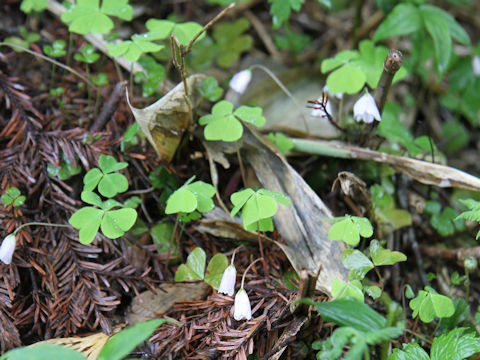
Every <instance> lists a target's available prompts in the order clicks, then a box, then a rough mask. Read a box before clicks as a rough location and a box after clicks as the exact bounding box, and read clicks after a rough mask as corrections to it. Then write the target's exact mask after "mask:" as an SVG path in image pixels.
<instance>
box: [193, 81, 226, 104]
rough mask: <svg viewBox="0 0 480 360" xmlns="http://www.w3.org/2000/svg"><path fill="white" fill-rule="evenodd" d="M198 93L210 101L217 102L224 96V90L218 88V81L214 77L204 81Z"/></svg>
mask: <svg viewBox="0 0 480 360" xmlns="http://www.w3.org/2000/svg"><path fill="white" fill-rule="evenodd" d="M198 91H199V93H200V95H202V96H203V97H204V98H205V99H207V100H208V101H217V100H218V99H220V97H221V96H222V95H223V89H222V88H221V87H220V86H218V81H217V79H215V78H214V77H213V76H209V77H207V78H205V79H203V81H202V85H201V86H199V87H198Z"/></svg>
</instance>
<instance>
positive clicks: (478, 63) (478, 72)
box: [472, 56, 480, 76]
mask: <svg viewBox="0 0 480 360" xmlns="http://www.w3.org/2000/svg"><path fill="white" fill-rule="evenodd" d="M472 68H473V73H474V74H475V76H480V59H479V58H478V56H474V57H473V59H472Z"/></svg>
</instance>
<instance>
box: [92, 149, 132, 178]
mask: <svg viewBox="0 0 480 360" xmlns="http://www.w3.org/2000/svg"><path fill="white" fill-rule="evenodd" d="M98 165H100V169H102V171H103V173H104V174H108V173H111V172H114V171H118V170H122V169H125V168H126V167H127V166H128V164H127V163H126V162H118V161H117V160H115V158H114V157H113V156H111V155H104V154H102V155H100V157H99V158H98Z"/></svg>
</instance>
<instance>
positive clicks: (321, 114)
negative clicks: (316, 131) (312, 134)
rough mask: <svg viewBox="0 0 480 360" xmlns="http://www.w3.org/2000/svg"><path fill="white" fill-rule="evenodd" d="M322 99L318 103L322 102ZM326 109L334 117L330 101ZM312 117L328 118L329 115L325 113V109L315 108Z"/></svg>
mask: <svg viewBox="0 0 480 360" xmlns="http://www.w3.org/2000/svg"><path fill="white" fill-rule="evenodd" d="M321 100H322V98H318V101H321ZM325 109H326V110H327V112H328V113H329V114H330V115H332V114H333V112H332V105H331V104H330V100H328V101H327V103H326V105H325ZM310 116H312V117H327V114H326V113H325V111H323V109H321V108H319V107H317V108H314V109H313V110H312V112H311V113H310Z"/></svg>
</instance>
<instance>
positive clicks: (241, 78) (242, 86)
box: [229, 70, 252, 94]
mask: <svg viewBox="0 0 480 360" xmlns="http://www.w3.org/2000/svg"><path fill="white" fill-rule="evenodd" d="M251 79H252V72H251V71H250V70H243V71H240V72H238V73H236V74H235V75H233V76H232V79H231V80H230V84H229V86H230V87H231V88H232V89H233V90H235V91H236V92H238V93H239V94H243V93H244V92H245V90H246V89H247V86H248V84H249V83H250V80H251Z"/></svg>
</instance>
